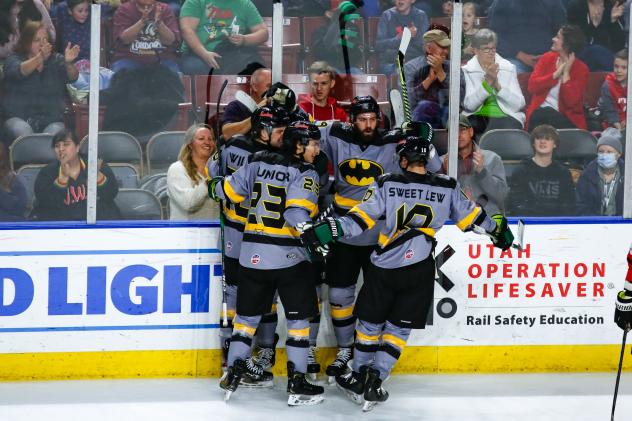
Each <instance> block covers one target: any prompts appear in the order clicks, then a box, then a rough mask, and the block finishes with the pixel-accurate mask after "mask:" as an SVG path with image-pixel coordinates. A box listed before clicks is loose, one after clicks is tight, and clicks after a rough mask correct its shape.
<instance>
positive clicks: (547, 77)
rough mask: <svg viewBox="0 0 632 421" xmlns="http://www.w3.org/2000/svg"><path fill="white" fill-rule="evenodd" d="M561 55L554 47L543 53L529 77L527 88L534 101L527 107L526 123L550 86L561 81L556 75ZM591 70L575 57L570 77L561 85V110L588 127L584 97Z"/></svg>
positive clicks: (545, 95) (581, 125)
mask: <svg viewBox="0 0 632 421" xmlns="http://www.w3.org/2000/svg"><path fill="white" fill-rule="evenodd" d="M558 57H559V54H558V53H555V52H553V51H549V52H548V53H545V54H543V55H542V57H540V59H539V60H538V62H537V64H536V65H535V69H534V70H533V73H531V77H529V87H528V90H529V93H530V94H531V103H530V104H529V107H528V108H527V124H528V123H529V119H530V118H531V113H533V111H535V110H536V109H537V108H539V107H540V105H542V103H543V102H544V100H545V99H546V97H547V95H548V94H549V91H550V90H551V88H553V87H554V86H555V85H556V84H557V82H558V81H559V79H553V73H554V72H555V65H556V63H557V58H558ZM588 73H589V70H588V66H586V64H584V62H583V61H581V60H579V59H577V58H576V59H575V62H574V63H573V67H571V73H570V76H571V79H570V80H569V81H568V82H566V83H563V84H562V85H561V86H560V96H559V104H558V110H559V112H560V113H561V114H562V115H563V116H565V117H566V118H568V119H569V120H570V121H571V122H572V123H573V124H574V125H575V126H576V127H578V128H580V129H586V118H585V117H584V101H583V98H584V91H586V86H587V85H588Z"/></svg>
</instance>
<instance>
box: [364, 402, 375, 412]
mask: <svg viewBox="0 0 632 421" xmlns="http://www.w3.org/2000/svg"><path fill="white" fill-rule="evenodd" d="M376 405H377V402H369V401H365V402H364V405H363V406H362V411H363V412H369V411H371V410H373V408H375V406H376Z"/></svg>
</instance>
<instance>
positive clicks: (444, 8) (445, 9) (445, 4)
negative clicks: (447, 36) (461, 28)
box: [441, 0, 454, 16]
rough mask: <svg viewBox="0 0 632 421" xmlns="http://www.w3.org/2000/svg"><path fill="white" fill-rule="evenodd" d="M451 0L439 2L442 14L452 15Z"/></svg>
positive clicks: (452, 6)
mask: <svg viewBox="0 0 632 421" xmlns="http://www.w3.org/2000/svg"><path fill="white" fill-rule="evenodd" d="M452 1H453V0H442V2H441V12H442V13H443V16H452V13H453V12H454V5H453V4H452Z"/></svg>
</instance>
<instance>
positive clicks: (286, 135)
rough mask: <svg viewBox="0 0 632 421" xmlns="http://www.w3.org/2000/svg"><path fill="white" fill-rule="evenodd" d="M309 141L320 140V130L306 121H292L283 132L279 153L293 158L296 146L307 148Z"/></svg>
mask: <svg viewBox="0 0 632 421" xmlns="http://www.w3.org/2000/svg"><path fill="white" fill-rule="evenodd" d="M310 140H320V130H318V127H316V126H315V125H314V124H312V123H310V122H308V121H294V122H292V123H290V124H289V126H287V128H286V129H285V131H284V132H283V145H282V146H281V151H282V152H283V153H284V154H285V155H288V156H294V154H295V153H296V146H297V145H303V146H307V145H308V144H309V141H310Z"/></svg>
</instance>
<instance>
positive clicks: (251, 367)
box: [239, 357, 274, 388]
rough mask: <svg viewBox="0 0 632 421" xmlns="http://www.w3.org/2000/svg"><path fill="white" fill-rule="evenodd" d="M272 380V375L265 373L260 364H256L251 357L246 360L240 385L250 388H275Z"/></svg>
mask: <svg viewBox="0 0 632 421" xmlns="http://www.w3.org/2000/svg"><path fill="white" fill-rule="evenodd" d="M272 379H273V375H272V373H270V372H269V371H265V370H264V369H263V368H262V367H260V366H259V364H257V363H255V361H254V360H253V358H252V357H251V358H248V359H247V360H246V363H245V367H244V372H243V374H242V376H241V380H240V382H239V385H240V386H243V387H250V388H266V387H273V386H274V383H273V381H272Z"/></svg>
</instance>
